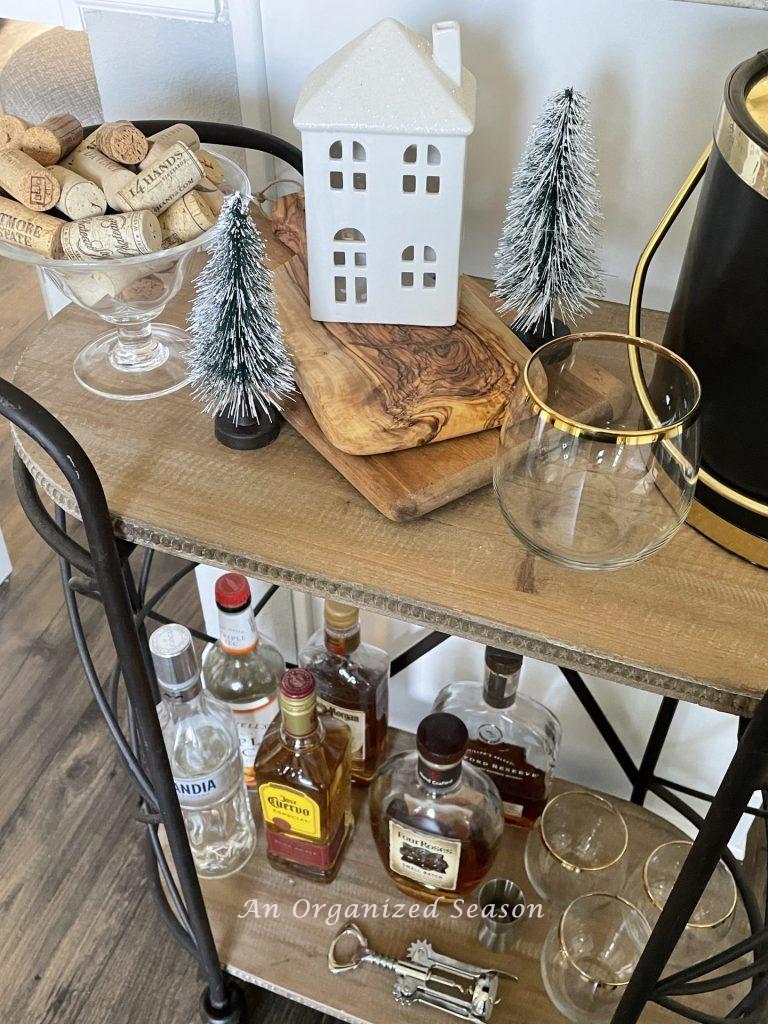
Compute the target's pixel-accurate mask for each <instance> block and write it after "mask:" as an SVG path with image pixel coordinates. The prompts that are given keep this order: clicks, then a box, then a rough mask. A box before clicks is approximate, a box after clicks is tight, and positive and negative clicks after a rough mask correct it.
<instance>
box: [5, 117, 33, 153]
mask: <svg viewBox="0 0 768 1024" xmlns="http://www.w3.org/2000/svg"><path fill="white" fill-rule="evenodd" d="M28 127H29V125H28V124H27V122H26V121H25V120H24V119H23V118H21V117H14V115H13V114H0V149H19V147H20V146H21V140H22V139H23V138H24V132H25V131H26V130H27V128H28Z"/></svg>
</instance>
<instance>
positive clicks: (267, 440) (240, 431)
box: [213, 409, 280, 452]
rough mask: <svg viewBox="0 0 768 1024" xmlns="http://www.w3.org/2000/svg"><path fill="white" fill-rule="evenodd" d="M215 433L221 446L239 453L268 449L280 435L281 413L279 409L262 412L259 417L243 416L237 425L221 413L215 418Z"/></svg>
mask: <svg viewBox="0 0 768 1024" xmlns="http://www.w3.org/2000/svg"><path fill="white" fill-rule="evenodd" d="M213 432H214V434H215V435H216V440H217V441H218V442H219V444H223V445H224V446H225V447H226V448H235V449H237V450H238V451H243V452H244V451H250V450H252V449H254V448H266V446H267V445H268V444H272V442H273V441H274V440H275V439H276V438H277V435H278V434H279V433H280V413H279V412H278V411H277V409H270V411H269V412H268V413H267V412H261V413H260V414H259V415H258V416H242V417H240V419H239V420H238V421H237V423H235V421H234V420H233V419H230V418H229V417H228V416H225V415H223V414H222V413H220V414H219V415H218V416H215V417H214V420H213Z"/></svg>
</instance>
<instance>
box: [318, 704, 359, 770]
mask: <svg viewBox="0 0 768 1024" xmlns="http://www.w3.org/2000/svg"><path fill="white" fill-rule="evenodd" d="M317 707H318V709H319V710H320V712H327V713H328V714H330V715H332V716H333V717H334V718H336V719H338V721H339V722H343V723H344V725H346V726H347V728H348V729H349V731H350V732H351V733H352V748H351V749H352V760H353V761H358V762H359V761H365V712H364V711H355V710H354V708H343V707H341V706H340V705H338V704H332V703H331V702H330V701H329V700H323V698H322V697H320V696H318V698H317Z"/></svg>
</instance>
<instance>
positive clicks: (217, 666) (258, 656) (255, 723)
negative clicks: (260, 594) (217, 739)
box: [202, 572, 285, 787]
mask: <svg viewBox="0 0 768 1024" xmlns="http://www.w3.org/2000/svg"><path fill="white" fill-rule="evenodd" d="M215 595H216V607H217V608H218V609H219V636H220V639H219V642H218V643H216V644H209V645H208V647H206V649H205V651H204V652H203V659H202V672H203V684H204V686H205V688H206V690H208V692H209V693H210V694H212V695H213V696H214V697H216V698H217V700H220V701H223V702H224V703H225V704H227V705H228V706H229V708H230V710H231V711H232V714H233V715H234V719H235V725H236V726H237V734H238V736H239V737H240V752H241V754H242V755H243V769H244V772H245V781H246V784H247V785H248V786H249V787H252V786H253V784H254V778H253V762H254V759H255V757H256V752H257V750H258V749H259V747H260V746H261V741H262V740H263V739H264V734H265V733H266V731H267V727H268V726H269V724H270V722H271V721H272V719H273V718H274V717H275V715H276V714H277V710H278V708H277V688H278V685H279V683H280V676H281V675H282V674H283V672H284V671H285V659H284V658H283V656H282V654H281V653H280V652H279V651H278V649H277V648H276V647H274V646H273V645H272V644H270V643H268V642H267V641H266V640H264V639H262V638H260V637H259V634H258V630H257V629H256V619H255V617H254V614H253V608H252V607H251V588H250V586H249V585H248V580H247V579H246V578H245V576H241V575H240V573H238V572H228V573H225V574H224V575H223V576H220V577H219V578H218V579H217V580H216V588H215Z"/></svg>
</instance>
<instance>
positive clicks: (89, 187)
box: [48, 164, 107, 220]
mask: <svg viewBox="0 0 768 1024" xmlns="http://www.w3.org/2000/svg"><path fill="white" fill-rule="evenodd" d="M48 170H49V171H50V172H51V174H52V175H53V176H54V178H55V179H56V181H58V183H59V187H60V188H61V195H60V196H59V201H58V203H56V209H57V210H60V211H61V212H62V213H63V214H65V215H66V216H67V217H69V218H70V219H71V220H80V219H81V218H82V217H99V216H101V215H103V214H105V213H106V212H107V197H106V196H105V195H104V193H103V192H102V190H101V189H100V188H99V186H98V185H97V184H96V182H95V181H89V180H88V179H87V178H83V177H81V176H80V175H79V174H77V173H76V172H75V171H70V170H68V169H67V168H66V167H59V165H58V164H54V165H53V167H49V168H48Z"/></svg>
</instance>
